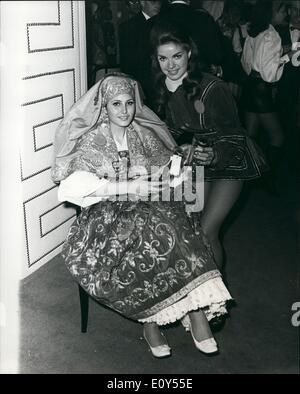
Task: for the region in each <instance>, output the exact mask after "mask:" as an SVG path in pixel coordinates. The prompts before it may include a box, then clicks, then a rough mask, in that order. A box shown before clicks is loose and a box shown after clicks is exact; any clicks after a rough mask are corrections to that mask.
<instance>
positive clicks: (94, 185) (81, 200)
mask: <svg viewBox="0 0 300 394" xmlns="http://www.w3.org/2000/svg"><path fill="white" fill-rule="evenodd" d="M107 183H109V181H108V180H107V179H99V178H98V177H97V175H95V174H93V173H91V172H87V171H75V172H74V173H73V174H71V175H69V176H68V177H67V178H66V179H64V180H62V181H61V182H60V185H59V187H58V201H69V202H71V203H72V204H75V205H79V206H81V207H87V206H90V205H93V204H96V203H97V202H99V201H101V200H102V199H105V194H103V196H101V197H89V195H90V194H92V193H94V192H95V191H96V190H98V189H100V188H102V187H103V189H104V186H105V185H106V184H107Z"/></svg>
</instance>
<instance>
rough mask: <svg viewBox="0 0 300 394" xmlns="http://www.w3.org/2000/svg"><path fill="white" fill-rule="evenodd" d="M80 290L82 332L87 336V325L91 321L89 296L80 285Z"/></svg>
mask: <svg viewBox="0 0 300 394" xmlns="http://www.w3.org/2000/svg"><path fill="white" fill-rule="evenodd" d="M78 289H79V301H80V314H81V332H82V333H83V334H85V333H86V332H87V325H88V319H89V298H90V296H89V294H88V293H87V292H86V291H85V290H84V289H83V288H82V287H81V286H80V285H78Z"/></svg>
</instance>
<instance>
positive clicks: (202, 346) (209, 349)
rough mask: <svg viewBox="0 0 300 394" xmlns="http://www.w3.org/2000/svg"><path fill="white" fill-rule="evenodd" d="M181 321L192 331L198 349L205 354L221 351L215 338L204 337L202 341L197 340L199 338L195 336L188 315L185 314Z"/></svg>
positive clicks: (187, 329)
mask: <svg viewBox="0 0 300 394" xmlns="http://www.w3.org/2000/svg"><path fill="white" fill-rule="evenodd" d="M181 323H182V325H183V327H184V328H185V329H186V331H190V332H191V335H192V338H193V341H194V343H195V346H196V348H197V349H198V350H200V352H203V353H205V354H213V353H217V352H218V351H219V349H218V344H217V342H216V341H215V339H214V338H208V339H204V340H203V341H200V342H199V341H197V339H196V338H195V337H194V334H193V331H192V323H191V319H190V317H189V316H188V315H185V316H184V317H183V318H182V320H181Z"/></svg>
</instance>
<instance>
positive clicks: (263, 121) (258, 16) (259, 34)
mask: <svg viewBox="0 0 300 394" xmlns="http://www.w3.org/2000/svg"><path fill="white" fill-rule="evenodd" d="M286 16H287V13H286V4H285V3H284V2H282V1H274V2H273V1H269V0H260V1H257V3H256V4H255V5H254V9H253V12H252V14H251V20H250V24H249V29H248V34H249V35H248V37H247V38H246V41H245V45H244V50H243V55H242V65H243V68H244V70H245V71H246V73H247V74H248V80H247V81H246V83H245V85H244V87H243V93H242V98H241V105H242V108H243V109H244V115H245V127H246V129H247V132H248V134H249V136H251V137H255V136H257V133H258V131H259V128H260V127H262V128H263V129H264V131H265V132H266V133H267V135H268V140H269V141H268V148H267V152H266V153H267V158H268V160H269V163H270V166H271V169H272V171H273V175H276V170H277V167H278V163H279V160H280V157H281V147H282V145H283V141H284V137H283V131H282V128H281V125H280V122H279V118H278V114H277V113H276V109H275V102H274V97H273V89H274V86H275V83H276V82H278V81H279V80H280V78H281V76H282V73H283V70H284V65H285V64H286V63H288V62H289V61H290V58H291V57H292V54H293V53H292V52H288V53H287V54H285V55H284V56H282V55H283V47H282V43H281V38H280V36H279V34H278V33H277V31H276V30H275V28H274V26H276V25H280V24H282V23H283V22H284V20H285V18H286Z"/></svg>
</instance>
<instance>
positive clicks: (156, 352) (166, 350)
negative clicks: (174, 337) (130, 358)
mask: <svg viewBox="0 0 300 394" xmlns="http://www.w3.org/2000/svg"><path fill="white" fill-rule="evenodd" d="M161 335H163V334H161ZM143 337H144V339H145V341H146V342H147V343H148V346H149V348H150V350H151V353H152V354H153V356H154V357H157V358H164V357H169V356H171V348H170V346H169V345H168V344H165V345H158V346H151V345H150V343H149V341H148V339H147V337H146V335H145V332H143Z"/></svg>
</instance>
